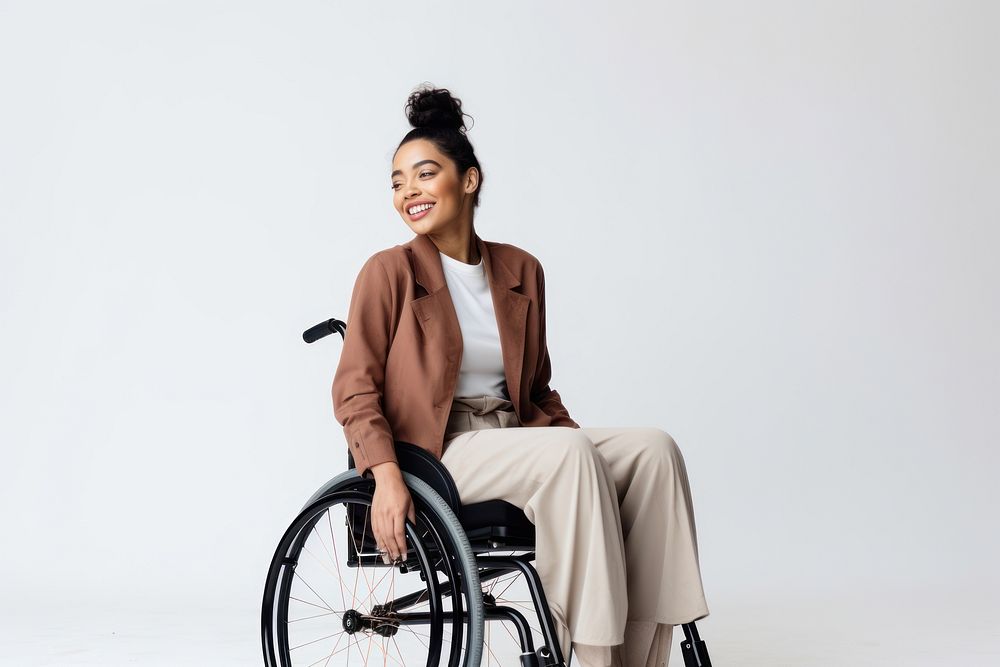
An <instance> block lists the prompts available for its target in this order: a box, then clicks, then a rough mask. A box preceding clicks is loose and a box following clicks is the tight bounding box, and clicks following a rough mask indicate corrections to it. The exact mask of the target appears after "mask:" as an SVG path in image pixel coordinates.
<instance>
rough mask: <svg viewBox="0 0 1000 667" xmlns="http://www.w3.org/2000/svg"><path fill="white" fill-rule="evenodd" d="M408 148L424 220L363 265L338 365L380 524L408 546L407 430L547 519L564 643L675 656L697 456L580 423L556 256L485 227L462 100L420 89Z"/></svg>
mask: <svg viewBox="0 0 1000 667" xmlns="http://www.w3.org/2000/svg"><path fill="white" fill-rule="evenodd" d="M406 111H407V116H408V118H409V121H410V123H411V124H412V125H413V128H414V129H412V130H411V131H410V132H409V133H408V134H407V135H406V136H405V137H404V138H403V140H402V141H401V142H400V144H399V146H398V148H397V149H396V153H395V155H394V157H393V162H392V173H391V181H392V190H393V202H394V205H395V208H396V210H397V211H398V212H399V214H400V216H401V217H402V218H403V220H404V222H406V224H407V225H409V227H410V229H411V230H413V231H414V232H415V233H416V236H415V237H414V238H413V239H412V240H411V241H409V242H407V243H405V244H401V245H397V246H394V247H392V248H387V249H385V250H382V251H379V252H377V253H375V254H374V255H372V256H371V257H369V259H368V260H367V261H366V262H365V264H364V266H363V267H362V269H361V271H360V273H359V275H358V278H357V281H356V283H355V286H354V291H353V294H352V297H351V306H350V310H349V312H348V320H347V331H346V335H345V339H344V348H343V350H342V352H341V357H340V363H339V365H338V367H337V371H336V375H335V377H334V381H333V388H332V393H333V403H334V414H335V416H336V418H337V420H338V421H339V422H340V423H341V424H342V425H343V426H344V432H345V435H346V436H347V441H348V446H349V447H351V451H352V453H353V455H354V459H355V463H356V466H357V470H358V473H359V474H362V475H371V476H374V478H375V480H376V486H375V495H374V498H373V500H372V531H373V534H374V536H375V538H376V540H377V544H378V545H379V549H380V551H382V552H383V558H385V559H386V562H390V560H389V559H390V558H391V559H392V560H395V559H397V558H401V557H404V556H405V554H406V544H405V538H404V533H403V525H404V518H405V517H408V518H409V519H410V521H414V520H415V517H414V511H413V505H412V502H411V499H410V494H409V491H408V489H407V487H406V485H405V484H404V482H403V478H402V474H401V472H400V469H399V466H398V463H397V461H396V457H395V449H394V445H393V443H394V441H395V440H400V441H405V442H411V443H413V444H416V445H418V446H420V447H423V448H425V449H427V450H428V451H430V452H432V453H433V454H434V455H435V456H436V457H437V458H439V459H440V460H441V462H442V463H443V464H444V466H445V467H446V468H447V469H448V470H449V472H450V473H451V475H452V477H453V478H454V480H455V484H456V485H457V487H458V491H459V494H460V495H461V497H462V501H463V502H464V503H475V502H479V501H482V500H490V499H496V498H501V499H504V500H507V501H508V502H511V503H513V504H515V505H517V506H518V507H521V508H522V509H523V510H524V512H525V514H526V516H527V517H528V519H529V520H531V521H532V522H533V523H534V524H535V530H536V550H535V554H536V568H537V570H538V574H539V577H540V578H541V580H542V583H543V586H544V590H545V594H546V597H547V599H548V602H549V606H550V608H551V611H552V615H553V619H554V620H555V622H556V626H557V629H558V631H559V635H560V636H559V642H560V645H561V648H562V651H563V655H564V656H565V657H566V658H567V659H568V658H569V655H570V648H571V643H572V648H573V650H574V651H575V655H576V656H577V659H578V660H579V661H580V662H581V663H583V664H584V665H585V667H589V666H592V665H593V666H604V665H611V664H616V665H617V664H624V665H637V666H644V667H645V666H650V665H665V664H666V663H667V660H668V657H669V652H670V641H671V637H672V631H673V626H674V625H678V624H681V623H688V622H691V621H696V620H698V619H700V618H703V617H705V616H707V615H708V607H707V604H706V602H705V596H704V592H703V590H702V583H701V572H700V568H699V563H698V549H697V540H696V533H695V523H694V513H693V508H692V503H691V494H690V490H689V487H688V480H687V473H686V470H685V466H684V459H683V457H682V455H681V452H680V450H679V449H678V447H677V444H676V443H675V442H674V440H673V438H671V436H670V435H669V434H667V433H666V432H664V431H662V430H660V429H657V428H649V427H615V428H612V427H604V428H599V427H586V428H583V427H581V426H580V425H579V424H578V423H577V422H576V421H574V420H573V419H572V418H571V417H570V415H569V411H568V410H567V409H566V406H565V405H563V403H562V398H561V397H560V395H559V393H558V392H557V391H556V390H554V389H552V388H551V387H550V386H549V380H550V377H551V361H550V358H549V354H548V349H547V344H546V339H545V280H544V273H543V271H542V267H541V264H540V263H539V262H538V260H537V259H536V258H535V257H534V256H533V255H531V254H530V253H528V252H526V251H524V250H522V249H520V248H518V247H516V246H513V245H510V244H505V243H498V242H493V241H484V240H482V239H481V238H480V237H479V235H478V234H477V233H476V232H475V228H474V226H473V211H474V208H475V207H476V206H478V204H479V194H480V191H481V189H482V184H483V174H482V169H481V168H480V166H479V162H478V160H477V159H476V156H475V153H474V151H473V148H472V145H471V144H470V142H469V140H468V137H467V136H466V131H465V124H464V121H463V116H464V114H463V113H462V110H461V101H460V100H458V99H456V98H454V97H452V95H451V94H450V92H449V91H448V90H446V89H427V88H425V89H419V90H417V91H416V92H414V93H413V94H412V95H411V96H410V98H409V100H408V102H407V106H406Z"/></svg>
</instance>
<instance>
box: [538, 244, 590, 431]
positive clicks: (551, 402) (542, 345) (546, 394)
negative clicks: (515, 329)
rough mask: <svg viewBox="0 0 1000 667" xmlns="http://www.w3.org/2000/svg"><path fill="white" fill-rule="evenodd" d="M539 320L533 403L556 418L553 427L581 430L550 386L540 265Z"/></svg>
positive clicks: (543, 278) (549, 361) (550, 370)
mask: <svg viewBox="0 0 1000 667" xmlns="http://www.w3.org/2000/svg"><path fill="white" fill-rule="evenodd" d="M537 276H538V318H539V336H540V338H541V340H540V341H539V346H538V350H539V352H538V354H539V359H538V362H537V363H536V365H535V369H536V370H535V378H534V381H533V383H532V385H531V401H532V402H533V403H535V404H536V405H538V407H539V408H540V409H541V410H542V412H544V413H546V414H548V415H550V416H552V417H555V420H554V421H553V422H552V426H571V427H573V428H580V425H579V424H578V423H576V422H575V421H574V420H573V418H572V417H570V416H569V410H567V409H566V406H565V405H563V402H562V398H561V397H560V396H559V392H558V391H556V390H555V389H552V388H551V387H550V386H549V382H550V381H551V379H552V360H551V358H550V357H549V347H548V342H547V341H546V334H545V272H544V271H543V270H542V265H541V264H539V265H538V271H537Z"/></svg>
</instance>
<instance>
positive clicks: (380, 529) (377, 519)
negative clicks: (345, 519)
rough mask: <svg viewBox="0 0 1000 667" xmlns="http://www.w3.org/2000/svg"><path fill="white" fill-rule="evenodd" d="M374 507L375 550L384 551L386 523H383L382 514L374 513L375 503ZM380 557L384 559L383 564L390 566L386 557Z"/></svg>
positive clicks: (373, 530)
mask: <svg viewBox="0 0 1000 667" xmlns="http://www.w3.org/2000/svg"><path fill="white" fill-rule="evenodd" d="M372 505H373V511H372V534H373V535H374V536H375V548H376V549H384V548H385V547H384V545H385V527H384V526H385V523H384V522H383V521H382V516H381V514H380V513H376V512H375V511H374V502H372ZM379 556H380V557H381V558H382V562H383V563H385V564H386V565H388V562H387V561H386V558H385V556H384V555H382V554H379Z"/></svg>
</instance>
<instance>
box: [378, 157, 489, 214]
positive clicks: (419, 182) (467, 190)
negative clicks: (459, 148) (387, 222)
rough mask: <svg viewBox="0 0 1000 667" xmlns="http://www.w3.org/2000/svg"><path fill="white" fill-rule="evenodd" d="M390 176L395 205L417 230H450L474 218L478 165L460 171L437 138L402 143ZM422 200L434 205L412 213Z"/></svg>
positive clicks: (393, 161) (394, 159)
mask: <svg viewBox="0 0 1000 667" xmlns="http://www.w3.org/2000/svg"><path fill="white" fill-rule="evenodd" d="M390 178H391V179H392V201H393V205H394V206H395V207H396V211H398V212H399V215H400V216H401V217H402V218H403V221H404V222H405V223H406V224H407V225H409V226H410V229H412V230H413V231H414V232H415V233H417V234H440V233H442V232H445V233H447V232H449V231H453V230H457V229H459V228H460V226H461V225H462V224H465V221H466V220H469V221H471V218H472V203H473V199H474V197H475V191H476V186H477V185H478V181H479V174H478V172H477V170H476V168H475V167H470V168H469V169H468V171H467V172H466V173H465V174H459V173H458V170H457V169H456V167H455V163H454V162H452V160H451V159H450V158H449V157H448V156H446V155H445V154H444V153H442V152H441V151H439V150H438V149H437V147H436V146H435V145H434V143H433V142H431V141H428V140H427V139H415V140H413V141H408V142H406V143H405V144H403V145H402V146H400V147H399V150H397V151H396V155H395V157H394V158H393V160H392V174H391V175H390ZM421 202H426V203H427V204H432V206H431V207H430V208H427V207H426V206H423V207H421V208H426V209H427V210H420V211H417V212H415V213H413V214H411V213H410V210H409V209H410V208H411V207H412V206H414V205H415V204H419V203H421Z"/></svg>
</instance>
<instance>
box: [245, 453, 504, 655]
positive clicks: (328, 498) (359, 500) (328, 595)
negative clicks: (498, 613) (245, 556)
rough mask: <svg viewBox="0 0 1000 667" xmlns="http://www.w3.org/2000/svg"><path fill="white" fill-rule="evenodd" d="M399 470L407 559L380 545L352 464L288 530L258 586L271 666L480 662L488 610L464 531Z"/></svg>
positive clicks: (367, 486) (367, 487)
mask: <svg viewBox="0 0 1000 667" xmlns="http://www.w3.org/2000/svg"><path fill="white" fill-rule="evenodd" d="M403 476H404V481H405V482H406V484H407V486H408V487H409V489H410V494H411V497H412V498H413V503H414V510H415V513H416V516H417V522H416V524H412V523H410V522H409V521H407V522H406V546H407V560H406V561H405V562H404V563H400V564H396V565H386V564H385V563H384V562H383V561H382V559H381V556H380V555H379V554H378V553H377V550H376V547H375V539H374V535H373V534H372V532H371V501H372V495H373V493H374V488H375V483H374V481H372V480H369V479H366V478H362V477H359V476H358V475H357V474H356V473H355V472H354V471H353V470H349V471H347V472H345V473H344V474H342V475H340V476H339V477H337V478H335V479H334V480H332V482H333V483H332V485H331V486H330V488H329V490H327V491H325V492H324V493H323V495H322V496H320V497H319V498H318V499H315V500H313V501H312V502H310V504H309V505H308V506H307V507H306V508H305V509H303V510H302V511H301V512H300V514H299V515H298V517H296V519H295V520H294V521H293V522H292V525H291V526H289V528H288V529H287V530H286V531H285V534H284V536H283V537H282V539H281V542H280V543H279V545H278V548H277V550H276V552H275V554H274V558H273V560H272V563H271V568H270V570H269V572H268V577H267V583H266V585H265V591H264V603H263V608H262V642H263V649H264V661H265V664H266V665H268V667H278V666H281V667H293V666H296V667H306V666H319V665H322V666H324V667H332V666H333V665H367V664H379V665H384V664H391V665H427V666H428V667H430V666H431V665H435V666H436V665H444V664H447V665H449V666H450V667H459V665H461V666H462V667H478V666H479V664H480V660H481V656H482V650H483V631H484V619H485V616H484V610H483V598H482V593H481V585H480V582H479V572H478V569H477V566H476V559H475V557H474V556H473V554H472V550H471V548H470V547H469V542H468V538H467V536H466V534H465V531H464V529H463V528H462V526H461V524H460V523H459V521H458V519H457V518H456V517H455V515H454V513H453V512H452V511H451V508H450V507H449V506H448V504H447V503H446V502H445V501H444V500H443V499H442V498H441V497H440V496H439V495H438V494H437V493H435V492H434V491H433V490H432V489H431V488H430V486H428V485H427V484H426V483H424V482H423V481H422V480H420V479H419V478H416V477H414V476H412V475H409V474H408V473H404V474H403ZM469 591H473V592H474V593H476V594H475V595H471V596H470V595H469Z"/></svg>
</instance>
